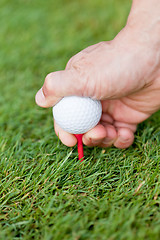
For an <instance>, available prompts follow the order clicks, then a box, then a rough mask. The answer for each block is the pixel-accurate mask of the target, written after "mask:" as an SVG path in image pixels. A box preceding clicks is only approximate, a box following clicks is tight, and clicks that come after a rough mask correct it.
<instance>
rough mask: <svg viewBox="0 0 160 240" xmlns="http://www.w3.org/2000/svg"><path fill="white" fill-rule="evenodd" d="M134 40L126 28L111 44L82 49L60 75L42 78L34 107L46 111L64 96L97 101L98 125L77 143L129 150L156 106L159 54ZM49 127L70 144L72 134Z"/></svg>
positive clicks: (159, 104)
mask: <svg viewBox="0 0 160 240" xmlns="http://www.w3.org/2000/svg"><path fill="white" fill-rule="evenodd" d="M136 38H137V37H136V31H135V32H134V31H133V30H132V29H131V28H130V27H127V26H126V27H125V28H124V29H123V30H122V31H121V32H120V33H119V34H118V35H117V36H116V38H115V39H114V40H113V41H110V42H101V43H98V44H95V45H93V46H90V47H88V48H86V49H84V50H83V51H81V52H80V53H78V54H77V55H75V56H74V57H72V58H71V59H70V60H69V62H68V63H67V66H66V69H65V70H64V71H58V72H53V73H50V74H48V75H47V77H46V79H45V82H44V85H43V87H42V89H41V90H40V91H39V92H38V93H37V95H36V102H37V104H38V105H39V106H41V107H51V106H53V105H55V104H56V102H58V101H59V100H60V99H61V98H62V97H64V96H69V95H78V96H88V97H91V98H94V99H98V100H101V102H102V110H103V114H102V118H101V121H100V123H99V124H98V125H97V126H96V127H95V128H94V129H92V130H90V131H89V132H87V133H86V134H84V136H83V143H84V144H85V145H87V146H102V147H108V146H111V145H114V146H116V147H118V148H127V147H129V146H130V145H131V144H132V143H133V140H134V132H135V131H136V127H137V124H138V123H140V122H142V121H144V120H145V119H147V118H148V117H150V116H151V115H152V114H153V113H154V112H155V111H157V110H158V109H159V107H160V58H159V55H160V52H159V51H157V49H156V48H154V46H153V47H152V45H151V46H150V47H149V46H148V43H147V44H146V43H145V42H144V41H142V39H138V41H135V39H136ZM54 125H55V132H56V134H57V135H58V136H59V138H60V139H61V141H62V142H63V143H64V144H65V145H67V146H74V145H75V144H76V142H77V140H76V138H75V136H74V135H72V134H69V133H67V132H65V131H63V130H62V129H61V128H60V127H59V126H58V125H57V124H56V123H54Z"/></svg>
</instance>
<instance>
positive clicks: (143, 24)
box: [126, 0, 160, 49]
mask: <svg viewBox="0 0 160 240" xmlns="http://www.w3.org/2000/svg"><path fill="white" fill-rule="evenodd" d="M126 28H128V29H130V30H131V31H132V34H133V33H135V37H136V38H137V39H139V41H141V42H143V43H144V44H145V43H146V44H149V45H150V46H152V47H153V48H156V49H157V48H158V49H159V48H160V1H159V0H133V4H132V8H131V11H130V14H129V17H128V20H127V24H126ZM137 39H136V41H137Z"/></svg>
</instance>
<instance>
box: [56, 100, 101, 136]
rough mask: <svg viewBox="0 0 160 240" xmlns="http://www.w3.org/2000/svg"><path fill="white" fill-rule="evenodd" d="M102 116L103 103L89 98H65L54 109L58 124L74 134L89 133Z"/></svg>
mask: <svg viewBox="0 0 160 240" xmlns="http://www.w3.org/2000/svg"><path fill="white" fill-rule="evenodd" d="M101 115H102V106H101V102H100V101H97V100H93V99H91V98H88V97H77V96H69V97H64V98H62V100H61V101H60V102H58V103H57V104H56V105H55V106H54V107H53V117H54V119H55V121H56V123H57V124H58V125H59V126H60V127H61V128H62V129H63V130H65V131H66V132H69V133H72V134H83V133H86V132H88V131H89V130H90V129H92V128H94V127H95V126H96V125H97V124H98V122H99V120H100V118H101Z"/></svg>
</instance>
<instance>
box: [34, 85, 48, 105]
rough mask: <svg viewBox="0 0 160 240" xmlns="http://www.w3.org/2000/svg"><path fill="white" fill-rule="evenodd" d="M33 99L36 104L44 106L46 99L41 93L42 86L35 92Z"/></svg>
mask: <svg viewBox="0 0 160 240" xmlns="http://www.w3.org/2000/svg"><path fill="white" fill-rule="evenodd" d="M35 100H36V103H37V105H39V106H44V104H45V101H46V99H45V96H44V94H43V91H42V88H41V89H40V90H39V91H38V92H37V94H36V97H35Z"/></svg>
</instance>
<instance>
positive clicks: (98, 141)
mask: <svg viewBox="0 0 160 240" xmlns="http://www.w3.org/2000/svg"><path fill="white" fill-rule="evenodd" d="M100 142H101V141H100V140H92V144H99V143H100Z"/></svg>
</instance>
